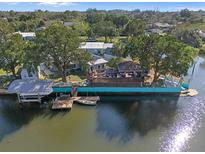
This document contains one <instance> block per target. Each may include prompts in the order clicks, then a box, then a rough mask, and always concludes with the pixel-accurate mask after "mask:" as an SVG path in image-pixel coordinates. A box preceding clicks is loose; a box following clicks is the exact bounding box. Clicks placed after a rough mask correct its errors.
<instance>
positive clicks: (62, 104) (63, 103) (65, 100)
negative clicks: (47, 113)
mask: <svg viewBox="0 0 205 154" xmlns="http://www.w3.org/2000/svg"><path fill="white" fill-rule="evenodd" d="M78 99H80V97H69V96H68V95H63V96H61V97H59V98H57V99H56V100H55V101H54V102H53V105H52V109H53V110H58V109H72V106H73V102H74V101H75V100H78Z"/></svg>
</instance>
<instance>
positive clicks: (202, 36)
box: [197, 30, 205, 41]
mask: <svg viewBox="0 0 205 154" xmlns="http://www.w3.org/2000/svg"><path fill="white" fill-rule="evenodd" d="M197 32H198V34H199V36H200V37H201V39H202V40H204V41H205V33H204V32H202V31H201V30H198V31H197Z"/></svg>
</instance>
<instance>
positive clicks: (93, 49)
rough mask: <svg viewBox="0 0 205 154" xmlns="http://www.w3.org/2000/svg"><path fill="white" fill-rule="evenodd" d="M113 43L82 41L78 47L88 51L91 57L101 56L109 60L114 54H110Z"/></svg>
mask: <svg viewBox="0 0 205 154" xmlns="http://www.w3.org/2000/svg"><path fill="white" fill-rule="evenodd" d="M112 48H113V43H104V42H83V43H81V45H80V49H84V50H85V51H87V52H89V53H90V54H91V55H92V56H93V57H96V56H97V57H98V58H103V59H105V60H107V61H109V60H110V59H112V58H116V56H113V55H112V52H111V50H112Z"/></svg>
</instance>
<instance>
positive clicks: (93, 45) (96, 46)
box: [80, 42, 113, 49]
mask: <svg viewBox="0 0 205 154" xmlns="http://www.w3.org/2000/svg"><path fill="white" fill-rule="evenodd" d="M80 48H81V49H107V48H113V43H104V42H83V43H81V47H80Z"/></svg>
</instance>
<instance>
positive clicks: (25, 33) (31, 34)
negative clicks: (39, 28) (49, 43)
mask: <svg viewBox="0 0 205 154" xmlns="http://www.w3.org/2000/svg"><path fill="white" fill-rule="evenodd" d="M14 34H20V35H21V36H22V37H35V36H36V34H35V33H34V32H15V33H14Z"/></svg>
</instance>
